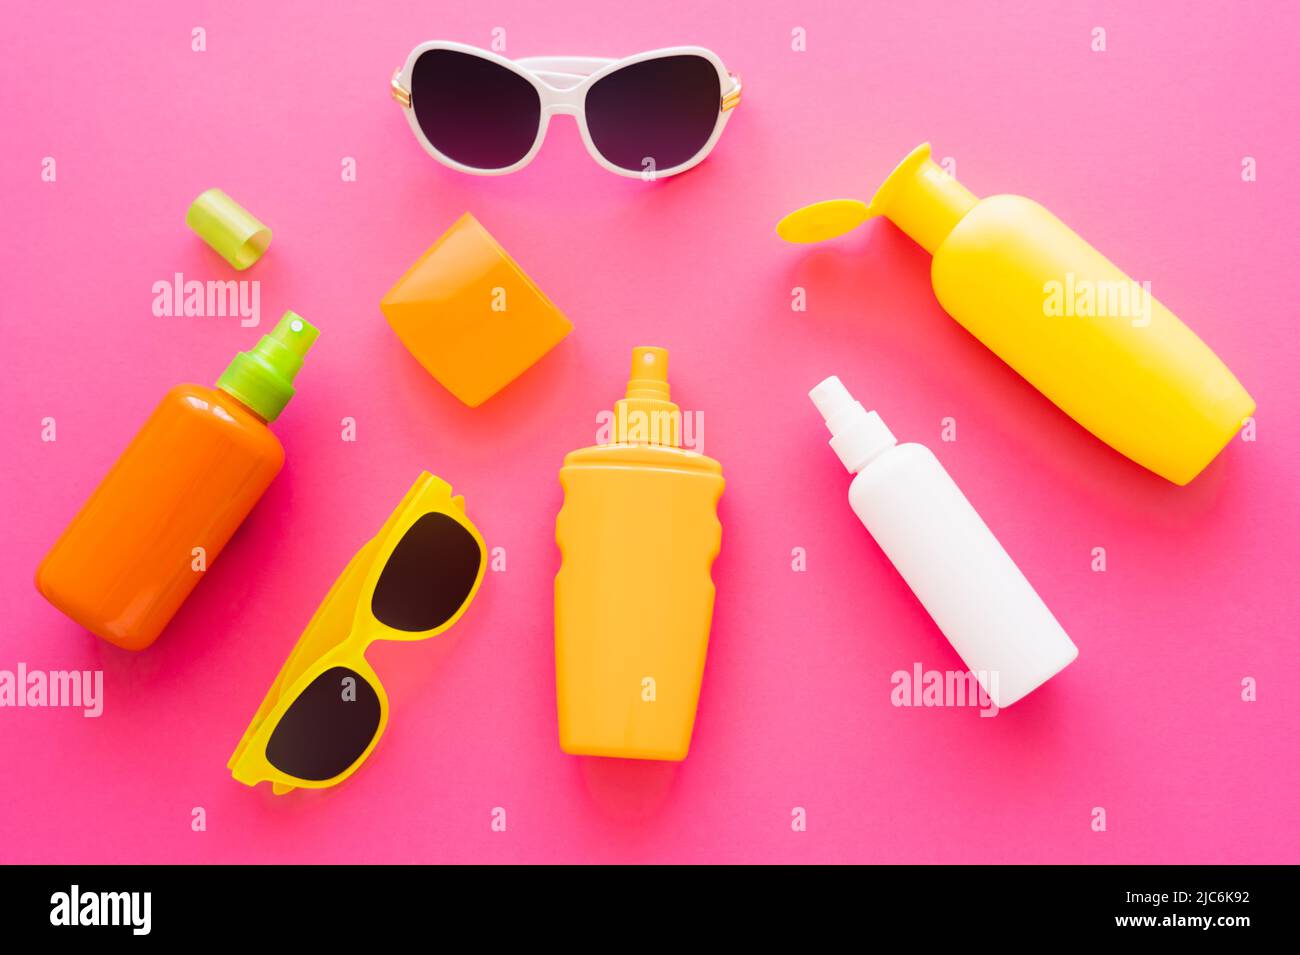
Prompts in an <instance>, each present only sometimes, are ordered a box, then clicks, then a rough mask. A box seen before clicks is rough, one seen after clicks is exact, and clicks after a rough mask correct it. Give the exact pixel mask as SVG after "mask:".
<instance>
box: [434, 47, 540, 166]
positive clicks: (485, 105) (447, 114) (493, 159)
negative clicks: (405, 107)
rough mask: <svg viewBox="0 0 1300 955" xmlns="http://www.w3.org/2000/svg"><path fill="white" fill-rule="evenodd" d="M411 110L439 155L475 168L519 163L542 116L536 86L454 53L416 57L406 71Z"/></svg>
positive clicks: (495, 66)
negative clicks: (409, 80) (412, 64)
mask: <svg viewBox="0 0 1300 955" xmlns="http://www.w3.org/2000/svg"><path fill="white" fill-rule="evenodd" d="M411 108H412V109H414V110H415V118H416V120H417V121H418V122H419V123H420V129H421V130H423V132H424V135H425V137H426V138H428V140H429V142H431V143H433V145H434V147H435V148H436V149H437V150H438V151H439V152H440V153H442V154H443V155H445V156H449V157H451V158H452V159H454V160H456V162H458V163H461V164H462V165H465V166H473V167H474V168H475V169H502V168H504V167H506V166H513V165H514V164H515V163H517V162H518V161H519V160H521V159H523V158H524V156H525V155H527V154H528V150H530V149H531V148H532V147H533V142H534V141H535V140H536V139H537V129H538V126H539V125H540V123H541V115H542V101H541V99H540V98H539V97H538V95H537V90H536V88H534V86H533V85H532V84H531V83H529V82H528V81H527V80H526V79H524V78H523V77H522V76H520V75H519V74H517V73H513V72H511V71H510V70H508V69H506V68H505V67H504V66H501V65H499V64H497V63H493V62H492V61H491V60H485V59H483V57H481V56H474V55H473V54H471V53H459V52H457V51H455V50H427V51H425V52H424V53H421V54H420V58H419V59H417V60H416V61H415V68H414V69H413V70H412V71H411Z"/></svg>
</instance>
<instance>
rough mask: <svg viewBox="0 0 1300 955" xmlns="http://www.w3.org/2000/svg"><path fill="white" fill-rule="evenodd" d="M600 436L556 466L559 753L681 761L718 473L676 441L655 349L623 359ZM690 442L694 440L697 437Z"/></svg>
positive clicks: (693, 695)
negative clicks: (560, 500)
mask: <svg viewBox="0 0 1300 955" xmlns="http://www.w3.org/2000/svg"><path fill="white" fill-rule="evenodd" d="M612 428H613V432H612V435H611V438H612V441H611V443H609V444H605V445H597V446H596V447H591V448H583V449H582V450H580V451H574V452H572V453H571V454H569V455H568V456H566V457H565V459H564V467H562V468H561V469H560V484H561V486H563V488H564V506H563V508H561V509H560V515H559V517H558V518H557V519H556V522H555V539H556V542H557V543H558V544H559V545H560V553H561V555H562V560H561V565H560V572H559V574H558V575H557V576H556V578H555V683H556V695H557V703H558V709H559V721H560V747H561V748H562V749H563V750H564V751H565V752H566V753H572V754H575V755H583V756H621V757H625V758H628V759H665V760H681V759H685V758H686V753H687V750H689V749H690V745H691V729H692V728H693V727H694V725H695V706H696V704H697V703H698V702H699V696H700V679H701V677H702V676H703V674H704V655H705V651H706V650H707V649H708V645H709V623H710V621H711V620H712V617H713V593H714V591H713V578H712V576H711V573H710V569H711V568H712V566H713V560H714V558H715V557H717V556H718V550H719V547H720V546H721V541H722V525H721V524H719V523H718V515H717V506H718V499H719V498H720V497H721V496H722V484H723V482H722V466H721V465H720V464H719V463H718V462H717V461H715V460H713V459H712V458H707V457H705V456H704V455H703V454H699V453H697V452H695V451H690V450H687V449H685V448H683V447H681V444H682V414H681V411H680V410H679V409H678V407H677V405H675V404H673V403H672V402H671V401H669V400H668V352H667V351H666V350H665V349H663V348H635V349H633V350H632V378H631V380H630V381H629V382H628V384H627V397H626V398H624V399H622V400H621V401H619V402H618V403H617V404H616V405H615V407H614V421H613V426H612ZM696 433H699V432H698V431H697V432H696Z"/></svg>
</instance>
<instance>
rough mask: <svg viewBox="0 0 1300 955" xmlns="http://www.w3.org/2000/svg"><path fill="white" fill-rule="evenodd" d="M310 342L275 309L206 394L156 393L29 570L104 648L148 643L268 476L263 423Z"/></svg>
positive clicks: (271, 439) (271, 453) (274, 444)
mask: <svg viewBox="0 0 1300 955" xmlns="http://www.w3.org/2000/svg"><path fill="white" fill-rule="evenodd" d="M316 335H317V331H316V329H315V328H313V327H312V326H311V325H309V324H307V322H305V321H303V320H302V319H301V318H299V317H298V316H297V315H295V314H294V313H293V312H286V313H285V315H284V318H282V319H281V320H280V323H279V324H278V325H277V326H276V327H275V329H274V330H273V331H272V332H271V334H269V335H265V336H263V338H262V340H261V341H260V342H259V343H258V345H257V347H256V348H254V349H253V350H252V351H250V352H241V353H240V354H238V355H236V356H235V359H234V361H232V362H231V363H230V366H229V367H228V368H227V369H226V371H225V373H224V374H223V375H222V376H221V378H220V379H219V380H218V381H217V387H216V388H204V387H202V386H200V385H177V386H176V387H175V388H173V389H172V390H171V391H169V392H167V394H166V395H164V396H163V400H162V403H161V404H159V405H158V407H157V408H156V409H155V410H154V413H153V414H152V415H151V416H150V417H149V420H147V421H146V422H145V423H144V427H143V428H141V429H140V432H139V433H138V434H137V435H136V436H135V438H134V439H133V440H132V441H131V444H130V445H129V446H128V447H127V449H126V450H125V451H124V452H123V453H122V456H121V457H120V458H118V459H117V463H116V464H114V465H113V468H112V470H110V471H109V472H108V475H107V476H106V477H105V478H104V480H103V481H102V482H100V485H99V487H98V488H96V489H95V492H94V493H93V494H91V496H90V500H88V501H86V504H85V506H84V507H82V509H81V511H80V512H79V513H78V514H77V516H76V517H75V518H73V520H72V523H71V524H69V525H68V528H67V530H65V531H64V532H63V535H62V536H61V537H60V538H59V539H58V541H57V542H56V543H55V544H54V547H53V549H51V550H50V552H49V554H48V555H46V558H45V560H43V561H42V562H41V565H40V567H39V568H37V570H36V587H37V589H38V590H40V592H41V593H42V594H43V595H44V597H45V599H46V600H48V601H49V602H50V603H52V604H54V606H56V607H58V608H59V609H60V610H61V611H63V612H64V613H65V614H67V615H68V616H69V617H71V618H72V619H73V620H75V621H77V623H79V624H81V625H82V626H83V627H85V628H86V629H87V630H90V631H91V632H93V633H96V634H98V635H99V636H101V637H103V638H104V639H105V640H107V641H108V642H109V643H114V644H116V645H117V646H119V647H124V648H126V649H128V650H143V649H144V648H145V647H147V646H149V644H151V643H153V642H154V640H156V639H157V638H158V635H159V634H160V633H161V632H162V630H163V628H164V627H166V626H167V623H168V621H170V620H171V618H172V616H173V615H174V614H175V613H176V611H177V610H178V609H179V608H180V605H181V604H182V603H184V601H185V598H186V597H188V596H189V594H190V591H191V590H193V589H194V586H195V585H196V584H197V583H198V582H199V578H201V577H202V576H203V574H204V572H205V571H206V570H207V568H208V567H210V566H212V562H213V561H215V560H216V559H217V555H218V554H219V553H221V548H223V547H224V546H225V545H226V541H228V540H230V536H231V535H232V534H234V533H235V529H236V528H238V527H239V525H240V524H241V523H242V522H243V520H244V518H245V517H247V516H248V512H249V511H251V510H252V509H253V505H254V504H256V503H257V501H258V498H260V497H261V496H262V493H263V492H264V491H265V490H266V489H267V487H268V486H269V485H270V483H271V479H272V478H274V477H275V476H276V474H278V473H279V471H280V466H281V465H282V464H283V463H284V449H283V448H282V447H281V446H280V442H279V440H278V439H277V438H276V437H275V435H273V434H272V433H271V431H270V429H269V428H267V426H266V425H267V423H268V422H270V421H274V420H275V418H276V417H277V416H278V415H279V414H280V412H281V411H282V410H283V409H284V406H285V405H286V404H288V402H289V399H290V398H292V397H293V378H294V375H295V374H297V372H298V369H299V368H301V367H302V359H303V355H304V354H306V352H307V349H308V348H310V347H311V343H312V342H313V341H315V340H316Z"/></svg>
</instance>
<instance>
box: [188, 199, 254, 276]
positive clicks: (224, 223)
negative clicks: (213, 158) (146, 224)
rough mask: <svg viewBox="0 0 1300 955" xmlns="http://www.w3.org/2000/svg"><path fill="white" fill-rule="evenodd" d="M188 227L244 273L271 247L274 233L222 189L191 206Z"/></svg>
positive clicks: (197, 200) (194, 202) (192, 203)
mask: <svg viewBox="0 0 1300 955" xmlns="http://www.w3.org/2000/svg"><path fill="white" fill-rule="evenodd" d="M185 224H186V225H187V226H189V227H190V228H191V229H193V230H194V231H195V232H197V233H198V234H199V238H201V239H202V240H203V241H204V242H206V243H207V244H208V245H210V246H212V248H213V249H215V250H216V252H217V254H218V255H220V256H221V257H222V258H223V259H225V260H226V261H227V262H229V263H230V264H231V266H232V267H234V268H236V269H238V270H239V271H241V272H242V271H243V270H244V269H246V268H248V267H249V266H250V265H252V264H253V263H254V262H256V261H257V260H258V259H260V258H261V257H262V253H263V252H265V251H266V247H267V246H269V245H270V244H271V230H270V229H268V228H267V227H266V226H265V225H263V224H262V223H261V222H260V221H259V220H258V219H257V217H256V216H254V215H253V214H252V213H251V212H249V211H248V210H247V209H245V208H244V207H243V206H241V205H240V204H239V203H238V202H236V201H235V200H234V199H231V198H230V197H229V196H228V195H226V194H225V193H224V192H222V191H221V190H220V189H209V190H207V191H206V192H204V193H202V194H200V195H199V197H198V198H197V199H195V200H194V201H193V202H191V203H190V208H189V211H188V212H186V213H185Z"/></svg>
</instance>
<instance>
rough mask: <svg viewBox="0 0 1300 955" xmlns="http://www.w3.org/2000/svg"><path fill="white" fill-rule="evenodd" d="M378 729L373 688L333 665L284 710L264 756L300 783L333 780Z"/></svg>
mask: <svg viewBox="0 0 1300 955" xmlns="http://www.w3.org/2000/svg"><path fill="white" fill-rule="evenodd" d="M378 730H379V696H378V695H377V694H376V693H375V688H374V687H372V686H371V685H370V683H369V681H367V680H366V678H365V677H363V676H362V675H361V674H360V673H357V672H356V671H355V670H350V669H348V668H347V667H333V668H332V669H329V670H326V671H325V672H324V673H322V674H321V675H320V676H318V677H316V679H314V680H312V682H311V684H310V685H309V686H308V687H307V689H305V690H303V692H302V695H300V696H299V697H298V699H296V700H294V701H293V705H292V706H290V707H289V709H288V710H286V711H285V714H284V716H282V717H281V718H280V722H279V724H278V725H277V726H276V728H275V732H274V733H272V734H271V739H270V741H269V742H268V743H267V744H266V758H267V760H268V761H269V762H270V764H271V765H272V766H274V767H275V768H276V769H278V770H280V771H281V772H284V773H288V774H289V775H290V776H296V777H297V778H298V779H318V780H323V779H333V778H334V777H335V776H337V775H338V774H339V773H341V772H343V770H345V769H347V768H348V767H349V766H351V765H352V764H353V763H355V762H356V761H357V757H358V756H360V755H361V754H362V753H363V752H365V750H366V747H367V746H369V745H370V741H371V740H372V739H374V738H375V733H376V732H377V731H378Z"/></svg>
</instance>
